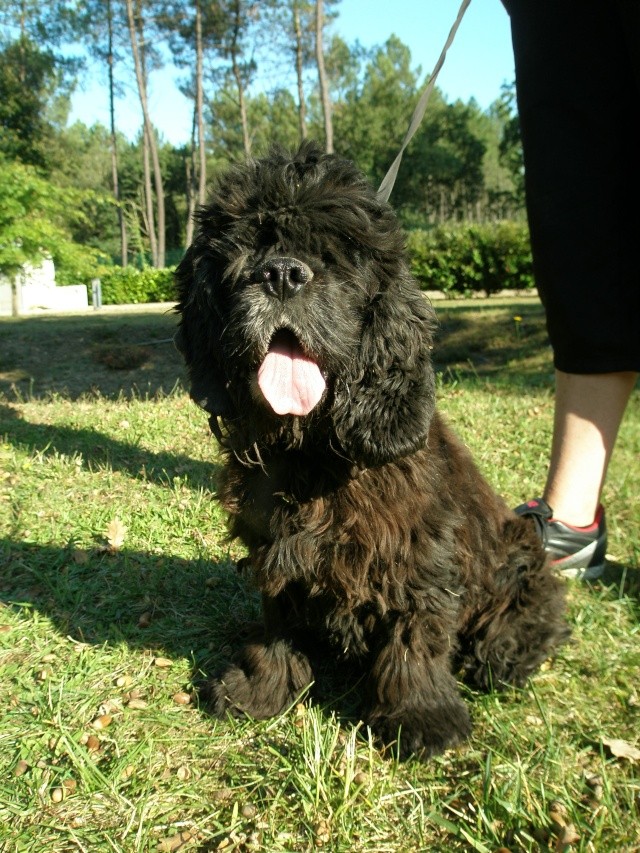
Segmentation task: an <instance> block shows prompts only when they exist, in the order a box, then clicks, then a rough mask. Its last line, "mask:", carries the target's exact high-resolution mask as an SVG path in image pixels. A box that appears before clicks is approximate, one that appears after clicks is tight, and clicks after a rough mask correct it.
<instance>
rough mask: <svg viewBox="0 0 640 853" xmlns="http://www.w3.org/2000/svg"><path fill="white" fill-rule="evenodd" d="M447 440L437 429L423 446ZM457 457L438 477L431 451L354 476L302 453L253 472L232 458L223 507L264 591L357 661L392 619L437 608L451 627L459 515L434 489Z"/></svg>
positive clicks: (452, 455) (458, 568) (273, 459)
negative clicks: (379, 628)
mask: <svg viewBox="0 0 640 853" xmlns="http://www.w3.org/2000/svg"><path fill="white" fill-rule="evenodd" d="M448 439H449V436H448V431H446V430H445V428H444V427H443V425H442V424H441V423H440V421H439V419H438V418H436V421H435V424H434V428H433V430H432V435H431V441H430V443H433V442H436V443H438V444H440V443H441V442H447V441H448ZM460 451H461V448H459V447H458V446H457V444H454V445H452V446H451V447H450V448H449V451H448V454H447V456H446V457H444V458H446V459H448V460H449V463H450V464H447V463H443V464H442V465H441V464H440V463H438V462H436V461H434V459H433V458H432V457H433V455H434V454H433V453H432V452H431V449H430V447H429V446H427V447H426V448H425V449H424V450H422V451H420V452H418V453H417V454H414V455H413V456H411V457H408V458H406V459H401V460H398V461H396V462H393V463H389V464H385V465H381V466H378V467H376V468H372V469H367V470H364V471H361V472H359V473H357V474H354V473H353V469H352V467H351V466H349V465H347V464H345V463H343V462H341V461H340V460H339V459H336V461H335V462H334V463H333V465H332V464H330V463H328V461H327V456H326V454H325V455H318V454H313V453H311V452H309V453H307V452H304V451H302V450H300V451H291V450H290V449H289V450H283V451H282V452H278V451H272V452H271V453H270V454H263V455H262V456H263V458H262V463H263V464H262V465H254V466H252V467H247V466H245V465H241V464H240V463H239V462H237V460H236V459H235V458H234V457H233V456H230V457H229V458H228V460H227V466H226V470H225V475H224V477H223V480H222V483H221V485H220V490H219V495H220V498H221V500H222V502H223V505H224V506H225V508H226V509H227V510H228V511H229V513H230V516H231V532H232V535H234V536H239V537H240V538H241V539H242V540H243V542H244V543H245V544H246V545H247V547H248V548H249V552H250V558H251V565H252V570H253V574H254V577H255V580H256V582H257V585H258V587H259V589H260V590H261V591H262V592H263V593H265V594H266V595H267V596H270V597H276V596H281V597H282V596H284V597H285V598H286V600H287V606H288V607H289V609H290V612H291V614H292V616H293V619H294V621H299V622H300V624H301V625H303V624H304V625H305V626H306V627H313V628H314V629H316V630H318V629H320V630H321V632H322V633H324V634H325V635H329V636H330V638H331V639H332V640H333V642H334V643H335V644H339V645H340V646H341V647H343V648H342V649H341V650H343V651H344V650H347V649H348V650H350V651H354V652H355V653H356V654H362V653H364V652H365V651H367V636H368V634H369V633H370V631H373V630H374V629H375V627H376V624H377V623H379V621H380V620H383V621H384V620H385V619H386V618H387V617H388V616H392V615H393V614H398V613H406V612H409V611H416V612H418V613H419V612H428V611H430V610H432V609H433V608H438V609H441V608H444V609H445V610H448V611H449V612H450V613H451V616H452V623H453V624H456V623H457V621H458V619H457V616H456V614H457V612H458V611H459V610H460V608H461V604H462V602H461V596H460V583H461V580H462V577H461V576H462V575H464V574H465V573H466V572H467V570H468V568H466V567H465V563H466V562H468V560H467V559H466V558H465V555H464V554H462V553H461V552H460V547H459V546H460V542H461V541H462V543H463V545H464V536H462V537H461V535H460V530H459V528H458V525H459V524H460V523H461V522H462V515H458V513H456V512H453V511H452V507H451V505H450V502H449V499H448V498H447V495H446V493H444V494H443V490H442V483H441V481H443V480H447V479H450V478H451V474H452V471H451V467H450V465H453V466H454V467H455V463H456V456H457V453H458V452H460ZM465 455H466V454H465ZM437 458H438V459H442V458H443V456H442V454H437ZM398 506H402V508H403V511H402V512H401V513H398V512H397V507H398ZM371 518H375V519H376V523H375V525H372V524H371V522H370V520H371ZM434 531H437V534H434ZM451 641H452V642H453V638H451Z"/></svg>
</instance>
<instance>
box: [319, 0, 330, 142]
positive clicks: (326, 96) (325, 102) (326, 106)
mask: <svg viewBox="0 0 640 853" xmlns="http://www.w3.org/2000/svg"><path fill="white" fill-rule="evenodd" d="M324 25H325V13H324V2H323V0H316V62H317V65H318V85H319V87H320V101H321V103H322V115H323V117H324V139H325V143H324V144H325V149H326V151H327V154H333V118H332V110H331V95H330V93H329V81H328V78H327V72H326V69H325V64H324V38H323V36H324Z"/></svg>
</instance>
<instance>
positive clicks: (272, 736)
mask: <svg viewBox="0 0 640 853" xmlns="http://www.w3.org/2000/svg"><path fill="white" fill-rule="evenodd" d="M436 309H437V311H438V314H439V316H440V318H441V325H442V329H441V334H440V341H439V343H438V346H437V347H436V350H435V360H436V363H437V366H438V371H439V374H438V375H439V382H438V393H439V399H440V406H441V409H442V410H443V411H444V412H445V413H446V414H447V416H448V418H449V420H450V421H451V422H452V423H453V424H454V425H455V427H456V429H457V431H458V432H459V433H460V434H461V435H462V437H463V438H464V440H465V441H466V442H467V444H468V445H469V446H470V447H471V448H472V450H473V452H474V454H475V457H476V459H477V461H478V463H479V465H480V467H481V468H482V470H483V471H484V472H485V474H486V476H487V477H488V479H489V480H490V481H491V482H492V483H493V484H494V486H495V487H496V488H497V489H498V490H499V491H501V492H502V493H503V494H504V495H505V496H506V498H507V500H508V501H510V502H511V503H512V504H516V503H519V502H521V501H522V500H524V499H526V498H529V497H532V496H534V495H535V494H537V493H539V491H540V489H541V487H542V483H543V480H544V473H545V468H546V458H547V449H548V444H549V436H550V429H551V419H552V411H553V410H552V367H551V359H550V351H549V347H548V344H547V341H546V335H545V331H544V321H543V315H542V309H541V307H540V305H539V304H538V302H537V301H536V300H534V299H526V300H522V301H519V302H514V301H501V300H499V299H491V300H482V301H481V300H474V301H469V302H442V303H436ZM175 322H176V320H175V316H174V315H172V314H171V313H170V312H166V311H165V312H161V311H157V310H153V309H150V308H149V309H143V310H139V311H136V312H126V313H125V312H123V313H119V312H117V311H109V312H107V311H105V312H96V313H92V314H87V315H83V316H73V317H72V316H67V317H35V318H30V319H20V320H8V319H5V320H1V321H0V696H1V697H2V701H3V704H2V708H1V709H0V850H1V851H3V853H5V851H6V853H14V851H20V853H22V851H25V852H26V851H33V853H62V851H91V853H102V851H105V853H107V851H109V852H110V853H111V851H124V853H129V851H131V853H133V851H158V852H159V853H161V851H177V850H180V851H214V850H226V851H265V853H276V851H308V850H327V851H332V852H333V851H336V853H337V851H344V853H351V851H354V853H357V851H371V852H372V853H374V852H375V853H384V852H385V851H436V853H438V851H441V853H452V851H453V853H455V851H480V853H484V852H485V851H486V852H487V853H497V851H502V853H504V851H513V853H515V851H539V850H555V851H597V853H607V852H608V851H611V852H612V853H613V851H615V853H632V851H635V853H638V851H640V831H639V829H638V824H639V823H640V777H639V773H638V768H639V767H640V752H638V750H640V629H639V612H640V608H639V603H638V599H639V596H640V581H639V577H640V568H639V566H640V465H639V460H640V394H639V393H638V391H637V390H636V392H635V395H634V398H633V400H632V403H631V406H630V409H629V412H628V416H627V418H626V420H625V422H624V425H623V429H622V432H621V435H620V440H619V444H618V447H617V449H616V453H615V455H614V459H613V462H612V467H611V472H610V476H609V480H608V483H607V485H606V489H605V495H604V502H605V504H606V507H607V512H608V520H609V527H610V541H609V561H610V562H609V566H608V568H607V572H606V574H605V576H604V578H603V580H602V581H601V582H598V583H595V584H593V585H589V584H580V583H575V582H574V583H573V584H572V585H571V587H570V592H569V601H570V620H571V623H572V628H573V642H572V643H571V644H570V645H568V646H567V647H565V648H564V649H563V650H562V651H561V653H559V655H558V656H557V658H555V659H554V660H552V661H549V662H547V663H546V664H545V666H544V668H543V671H542V672H540V673H539V674H538V675H537V676H536V677H535V678H534V679H533V680H532V681H531V683H530V685H529V686H528V687H527V688H526V689H524V690H513V691H510V692H508V693H507V694H500V695H494V694H491V695H479V694H473V693H468V694H467V698H468V701H469V704H470V707H471V711H472V715H473V719H474V732H473V735H472V737H471V739H470V741H469V742H468V743H467V744H466V745H464V746H463V747H462V748H460V749H458V750H455V751H450V752H448V753H446V754H445V755H443V756H441V757H439V758H436V759H434V760H432V761H431V762H429V763H428V764H421V763H419V762H417V761H409V762H406V763H398V762H396V761H394V760H393V759H390V758H385V757H383V756H382V755H381V754H380V752H379V750H378V749H377V747H376V745H375V744H374V743H373V742H372V741H371V740H370V738H369V737H368V734H367V731H366V730H365V729H363V727H362V726H361V725H360V724H359V723H358V719H357V716H356V715H355V713H354V709H355V708H356V707H357V700H358V686H357V685H356V686H355V687H354V688H353V689H352V690H351V691H350V692H349V693H347V694H346V695H345V693H344V685H340V684H336V683H333V682H332V681H331V677H330V676H331V674H330V672H329V673H328V678H329V687H328V688H326V687H325V691H324V693H323V694H322V696H321V697H320V698H319V699H318V700H317V701H314V702H311V703H308V702H304V701H301V702H300V703H299V704H298V705H296V706H295V707H294V708H292V709H291V710H290V711H289V712H288V713H286V714H284V715H283V716H282V717H280V718H278V719H275V720H272V721H268V722H260V723H256V722H254V721H251V720H243V721H229V722H228V721H217V720H214V719H212V718H211V717H210V716H208V715H207V712H206V708H205V707H201V706H199V703H198V696H197V692H196V690H195V685H197V683H198V682H199V681H200V680H201V679H202V677H203V676H204V675H207V674H210V673H212V672H214V671H215V670H216V667H217V666H219V664H220V662H221V661H223V660H224V659H226V658H227V657H228V655H229V653H230V649H231V648H232V647H233V646H234V645H235V643H236V642H237V639H238V636H239V635H240V634H241V633H242V630H243V625H244V624H245V623H246V622H247V621H250V620H251V619H255V618H256V616H257V615H258V612H259V609H258V602H257V599H256V596H255V594H254V593H253V592H252V590H251V588H250V586H249V584H248V581H247V579H246V578H245V577H244V576H243V575H242V573H240V572H239V571H238V569H237V568H236V561H237V560H238V558H239V557H241V556H242V553H243V552H242V549H241V548H240V546H239V545H238V544H237V543H229V542H227V541H226V540H225V521H224V518H223V516H222V513H221V512H220V510H219V509H218V507H217V505H216V502H215V498H214V491H215V480H216V472H217V453H216V446H215V441H214V440H213V439H212V438H211V436H210V435H209V432H208V427H207V424H206V419H205V417H204V416H203V414H202V413H201V412H200V411H199V410H198V409H197V407H196V406H195V405H194V404H193V403H191V402H190V400H189V398H188V395H187V393H186V392H185V390H184V374H183V369H182V365H181V363H180V358H179V356H178V354H177V352H176V351H175V349H174V347H173V345H172V342H171V339H172V335H173V332H174V330H175Z"/></svg>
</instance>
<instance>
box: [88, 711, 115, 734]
mask: <svg viewBox="0 0 640 853" xmlns="http://www.w3.org/2000/svg"><path fill="white" fill-rule="evenodd" d="M112 720H113V717H112V716H111V714H100V716H99V717H96V718H95V720H94V721H93V722H92V723H91V725H92V726H93V728H94V729H96V730H98V731H100V730H101V729H106V728H107V726H110V725H111V722H112Z"/></svg>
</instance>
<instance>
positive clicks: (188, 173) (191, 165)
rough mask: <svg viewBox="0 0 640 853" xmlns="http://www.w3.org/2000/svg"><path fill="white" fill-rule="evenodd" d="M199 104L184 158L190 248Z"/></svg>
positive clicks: (187, 231)
mask: <svg viewBox="0 0 640 853" xmlns="http://www.w3.org/2000/svg"><path fill="white" fill-rule="evenodd" d="M197 111H198V110H197V106H196V105H195V104H194V107H193V121H192V122H191V145H190V146H189V153H188V155H187V156H186V157H185V158H184V168H185V178H186V185H185V191H186V197H187V224H186V227H185V235H184V242H185V249H188V248H189V246H190V245H191V241H192V240H193V231H194V221H193V215H194V213H195V209H196V124H197V115H196V114H197Z"/></svg>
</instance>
